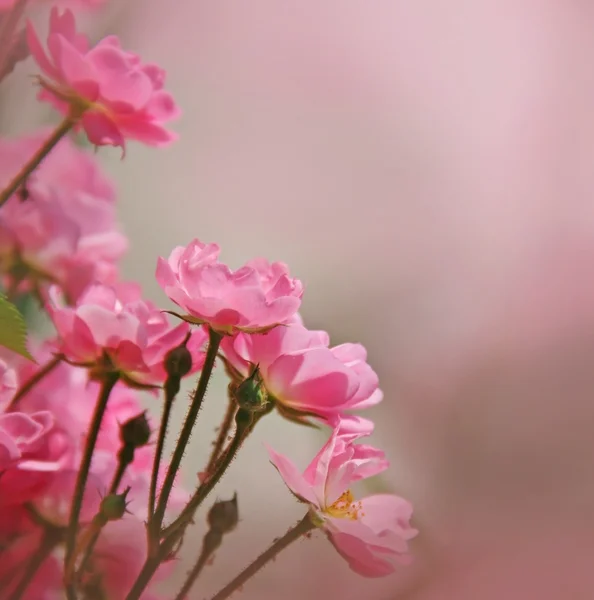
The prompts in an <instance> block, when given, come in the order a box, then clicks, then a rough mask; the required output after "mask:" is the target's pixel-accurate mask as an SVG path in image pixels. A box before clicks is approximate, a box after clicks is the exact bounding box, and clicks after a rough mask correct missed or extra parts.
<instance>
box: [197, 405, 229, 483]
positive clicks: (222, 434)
mask: <svg viewBox="0 0 594 600" xmlns="http://www.w3.org/2000/svg"><path fill="white" fill-rule="evenodd" d="M236 408H237V405H236V403H235V399H234V398H233V396H232V395H231V394H229V400H228V403H227V410H226V411H225V416H224V417H223V421H222V422H221V425H220V427H219V433H218V435H217V439H216V441H215V443H214V446H213V448H212V452H211V453H210V458H209V459H208V464H207V465H206V469H205V470H204V472H205V473H207V474H208V473H212V472H213V470H214V468H215V466H216V464H217V460H218V459H219V456H220V455H221V452H222V450H223V446H224V445H225V440H226V439H227V436H228V435H229V430H230V429H231V425H232V423H233V417H234V416H235V410H236Z"/></svg>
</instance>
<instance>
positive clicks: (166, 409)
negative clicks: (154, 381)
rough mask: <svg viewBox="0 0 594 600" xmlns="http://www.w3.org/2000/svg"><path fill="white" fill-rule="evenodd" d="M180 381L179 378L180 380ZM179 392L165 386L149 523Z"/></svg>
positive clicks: (153, 510) (154, 464) (150, 492)
mask: <svg viewBox="0 0 594 600" xmlns="http://www.w3.org/2000/svg"><path fill="white" fill-rule="evenodd" d="M178 380H179V378H178ZM176 394H177V392H176V391H175V387H173V388H172V387H171V386H169V385H167V384H165V403H164V404H163V414H162V415H161V424H160V426H159V436H158V438H157V448H156V449H155V457H154V460H153V472H152V474H151V484H150V489H149V504H148V518H149V522H150V521H151V520H152V518H153V516H154V514H155V502H156V500H157V482H158V480H159V468H160V466H161V457H162V456H163V448H164V447H165V439H166V437H167V427H168V425H169V417H170V416H171V408H172V406H173V401H174V400H175V396H176Z"/></svg>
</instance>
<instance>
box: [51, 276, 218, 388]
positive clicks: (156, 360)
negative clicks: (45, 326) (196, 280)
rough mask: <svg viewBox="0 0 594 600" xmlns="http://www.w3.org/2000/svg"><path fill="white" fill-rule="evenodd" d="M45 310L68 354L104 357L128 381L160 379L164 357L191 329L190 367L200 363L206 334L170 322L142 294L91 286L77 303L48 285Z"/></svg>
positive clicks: (92, 359)
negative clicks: (68, 303) (136, 295)
mask: <svg viewBox="0 0 594 600" xmlns="http://www.w3.org/2000/svg"><path fill="white" fill-rule="evenodd" d="M50 296H51V303H50V304H49V306H48V311H49V314H50V316H51V318H52V321H53V323H54V325H55V327H56V330H57V332H58V336H59V338H60V339H59V342H58V348H59V349H60V351H61V352H63V353H64V355H65V356H66V358H67V359H68V360H69V361H71V362H73V363H76V364H79V365H83V366H89V367H93V366H99V367H100V366H101V365H104V366H105V360H106V359H107V360H108V361H109V362H110V363H111V365H112V366H113V368H115V369H117V370H118V371H120V373H121V374H122V376H123V377H124V378H125V379H126V380H127V381H128V382H130V383H133V384H134V383H137V384H148V385H154V384H162V383H163V382H164V380H165V379H166V376H167V374H166V372H165V369H164V366H163V360H164V358H165V355H166V354H167V352H169V350H171V349H173V348H175V347H177V346H178V345H180V344H181V343H182V342H183V341H184V340H185V338H186V336H187V335H188V334H189V335H190V338H189V341H188V342H187V348H188V349H189V350H190V352H191V353H192V355H193V369H194V370H195V369H197V368H199V367H200V366H201V364H202V361H203V358H204V354H203V352H202V346H203V344H204V341H205V339H206V334H205V332H204V331H202V330H201V329H199V328H194V329H193V330H192V331H190V326H189V325H188V323H185V322H181V323H179V324H177V325H176V326H171V324H170V323H169V319H168V316H167V315H166V314H164V313H163V312H162V311H161V310H159V309H158V308H157V307H156V306H154V305H153V304H152V303H150V302H145V301H144V300H142V299H141V298H137V299H133V298H129V297H128V298H126V301H125V302H122V301H121V300H120V299H119V298H118V296H117V293H116V290H115V289H114V288H111V287H108V286H102V285H93V286H90V287H89V288H88V289H87V290H86V291H85V292H84V293H83V294H82V296H81V297H80V298H79V299H78V302H77V304H76V306H74V307H70V306H66V305H64V304H63V302H62V301H61V298H60V296H59V293H58V290H56V289H55V288H53V289H51V290H50Z"/></svg>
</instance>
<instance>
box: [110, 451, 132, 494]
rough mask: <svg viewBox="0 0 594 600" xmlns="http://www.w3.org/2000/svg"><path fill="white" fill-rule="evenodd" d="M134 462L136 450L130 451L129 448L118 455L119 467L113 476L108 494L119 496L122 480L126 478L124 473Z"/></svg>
mask: <svg viewBox="0 0 594 600" xmlns="http://www.w3.org/2000/svg"><path fill="white" fill-rule="evenodd" d="M132 462H134V450H129V449H128V448H125V449H124V450H120V452H119V454H118V466H117V468H116V472H115V473H114V474H113V478H112V480H111V484H110V486H109V492H107V493H108V494H117V491H118V488H119V487H120V483H122V479H123V478H124V473H125V472H126V469H127V468H128V467H129V466H130V465H131V464H132Z"/></svg>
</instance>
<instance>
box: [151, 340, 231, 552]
mask: <svg viewBox="0 0 594 600" xmlns="http://www.w3.org/2000/svg"><path fill="white" fill-rule="evenodd" d="M222 339H223V338H222V335H221V334H220V333H217V332H216V331H214V330H212V329H209V343H208V348H207V350H206V358H205V360H204V366H203V367H202V372H201V373H200V378H199V379H198V385H197V386H196V391H195V393H194V397H193V398H192V403H191V405H190V409H189V410H188V414H187V416H186V420H185V422H184V425H183V427H182V430H181V432H180V434H179V439H178V441H177V445H176V446H175V450H174V452H173V456H172V457H171V463H170V464H169V469H168V470H167V475H166V476H165V481H164V482H163V487H162V489H161V493H160V495H159V501H158V502H157V507H156V509H155V514H154V515H153V518H152V519H150V522H149V536H150V539H151V543H152V544H156V543H158V540H159V535H160V530H161V525H162V524H163V519H164V517H165V511H166V509H167V502H168V500H169V496H170V494H171V490H172V489H173V483H174V481H175V476H176V475H177V471H178V470H179V467H180V464H181V461H182V458H183V456H184V453H185V451H186V446H187V445H188V442H189V441H190V436H191V435H192V430H193V429H194V425H195V424H196V418H197V417H198V413H199V412H200V408H201V406H202V402H203V400H204V396H205V395H206V389H207V387H208V383H209V381H210V376H211V375H212V370H213V367H214V364H215V361H216V359H217V352H218V350H219V346H220V344H221V340H222Z"/></svg>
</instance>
